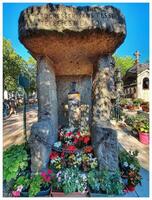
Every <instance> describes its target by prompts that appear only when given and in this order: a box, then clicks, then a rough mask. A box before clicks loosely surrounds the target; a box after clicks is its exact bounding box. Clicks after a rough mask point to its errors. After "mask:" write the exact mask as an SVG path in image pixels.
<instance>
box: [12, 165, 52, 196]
mask: <svg viewBox="0 0 152 200" xmlns="http://www.w3.org/2000/svg"><path fill="white" fill-rule="evenodd" d="M51 176H52V170H50V169H48V171H47V172H42V173H41V174H39V173H36V174H35V175H34V176H32V177H30V175H29V174H27V175H26V176H25V175H24V176H20V177H18V179H17V180H16V182H15V184H14V187H13V191H12V196H15V197H16V195H18V196H22V197H28V196H29V197H34V196H36V197H40V196H46V195H49V193H50V189H51V187H50V183H51Z"/></svg>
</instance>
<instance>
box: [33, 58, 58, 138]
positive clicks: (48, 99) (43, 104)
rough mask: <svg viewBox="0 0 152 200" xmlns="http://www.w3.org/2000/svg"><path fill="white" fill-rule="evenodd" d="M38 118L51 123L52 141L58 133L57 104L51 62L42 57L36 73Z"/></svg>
mask: <svg viewBox="0 0 152 200" xmlns="http://www.w3.org/2000/svg"><path fill="white" fill-rule="evenodd" d="M37 94H38V117H39V119H40V120H41V119H45V118H48V117H49V118H50V120H51V121H52V126H53V127H52V128H53V133H52V134H53V135H54V141H56V140H57V132H58V107H57V106H58V103H57V90H56V79H55V74H54V70H53V68H52V64H51V61H49V59H48V58H46V57H42V58H40V59H39V61H38V71H37Z"/></svg>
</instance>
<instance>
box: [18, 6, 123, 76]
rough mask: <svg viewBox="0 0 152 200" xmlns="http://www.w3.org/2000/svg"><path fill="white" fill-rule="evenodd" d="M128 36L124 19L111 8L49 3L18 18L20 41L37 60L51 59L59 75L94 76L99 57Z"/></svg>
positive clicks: (24, 12)
mask: <svg viewBox="0 0 152 200" xmlns="http://www.w3.org/2000/svg"><path fill="white" fill-rule="evenodd" d="M125 36H126V24H125V18H124V16H123V15H122V14H121V12H120V11H119V10H118V9H116V8H114V7H112V6H105V7H97V6H95V7H88V6H87V7H72V6H64V5H53V4H47V5H45V6H41V7H38V6H33V7H30V8H27V9H26V10H24V11H23V12H22V13H21V15H20V18H19V39H20V41H21V42H22V43H23V44H24V46H25V47H26V48H27V49H28V50H29V51H30V52H31V54H32V55H33V56H34V57H35V58H37V56H39V55H47V56H48V57H50V59H51V60H52V61H53V67H54V69H55V74H56V75H84V74H88V75H89V74H92V73H93V68H94V66H95V65H96V62H97V60H98V58H99V57H100V56H101V55H105V54H109V53H114V51H115V50H116V48H118V47H119V45H120V44H121V43H122V42H123V41H124V39H125Z"/></svg>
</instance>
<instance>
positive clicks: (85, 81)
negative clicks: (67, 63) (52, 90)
mask: <svg viewBox="0 0 152 200" xmlns="http://www.w3.org/2000/svg"><path fill="white" fill-rule="evenodd" d="M56 81H57V82H56V84H57V99H58V123H59V125H63V126H65V125H66V126H68V123H69V120H68V119H69V118H68V110H67V106H66V109H65V105H68V98H67V96H68V93H69V91H70V84H71V82H72V81H75V82H77V91H79V93H80V94H81V104H83V105H84V104H85V105H89V108H91V89H92V80H91V76H57V77H56ZM89 124H90V119H89Z"/></svg>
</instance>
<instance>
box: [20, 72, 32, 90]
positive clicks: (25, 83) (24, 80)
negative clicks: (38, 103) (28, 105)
mask: <svg viewBox="0 0 152 200" xmlns="http://www.w3.org/2000/svg"><path fill="white" fill-rule="evenodd" d="M19 85H20V86H21V87H23V88H24V89H27V88H29V87H30V81H29V79H28V78H27V77H25V76H24V75H22V74H20V75H19Z"/></svg>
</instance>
